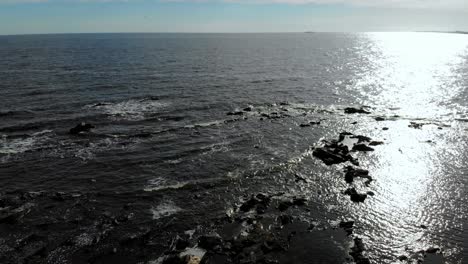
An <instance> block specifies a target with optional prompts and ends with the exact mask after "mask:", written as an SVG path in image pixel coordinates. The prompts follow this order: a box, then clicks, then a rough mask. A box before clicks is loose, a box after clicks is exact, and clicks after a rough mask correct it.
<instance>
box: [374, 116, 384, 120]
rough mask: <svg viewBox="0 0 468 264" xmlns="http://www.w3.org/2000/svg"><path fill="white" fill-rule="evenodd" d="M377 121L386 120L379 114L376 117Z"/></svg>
mask: <svg viewBox="0 0 468 264" xmlns="http://www.w3.org/2000/svg"><path fill="white" fill-rule="evenodd" d="M375 121H385V118H383V117H381V116H378V117H376V118H375Z"/></svg>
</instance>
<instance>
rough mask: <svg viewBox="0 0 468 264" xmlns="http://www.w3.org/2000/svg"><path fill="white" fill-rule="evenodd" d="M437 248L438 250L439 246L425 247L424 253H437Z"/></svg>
mask: <svg viewBox="0 0 468 264" xmlns="http://www.w3.org/2000/svg"><path fill="white" fill-rule="evenodd" d="M439 250H440V248H436V247H430V248H428V249H426V253H429V254H434V253H437V251H439Z"/></svg>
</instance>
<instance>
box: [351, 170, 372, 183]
mask: <svg viewBox="0 0 468 264" xmlns="http://www.w3.org/2000/svg"><path fill="white" fill-rule="evenodd" d="M345 172H346V173H345V181H346V182H347V183H352V182H353V181H354V178H357V177H359V178H365V179H367V180H368V181H369V182H370V181H372V177H371V176H369V171H368V170H364V169H358V168H354V167H351V166H348V167H346V168H345Z"/></svg>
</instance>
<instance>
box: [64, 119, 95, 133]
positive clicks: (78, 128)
mask: <svg viewBox="0 0 468 264" xmlns="http://www.w3.org/2000/svg"><path fill="white" fill-rule="evenodd" d="M92 128H95V127H94V126H93V125H91V124H87V123H85V122H82V123H81V124H78V125H76V126H75V127H74V128H71V129H70V131H69V133H70V134H72V135H77V134H80V133H82V132H89V131H91V129H92Z"/></svg>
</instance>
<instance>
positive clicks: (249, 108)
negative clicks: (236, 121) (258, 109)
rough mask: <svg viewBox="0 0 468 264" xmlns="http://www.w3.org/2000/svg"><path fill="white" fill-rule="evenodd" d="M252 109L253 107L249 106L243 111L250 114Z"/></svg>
mask: <svg viewBox="0 0 468 264" xmlns="http://www.w3.org/2000/svg"><path fill="white" fill-rule="evenodd" d="M253 108H254V107H253V106H251V105H249V106H247V107H246V108H244V111H246V112H251V111H252V110H253Z"/></svg>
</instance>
